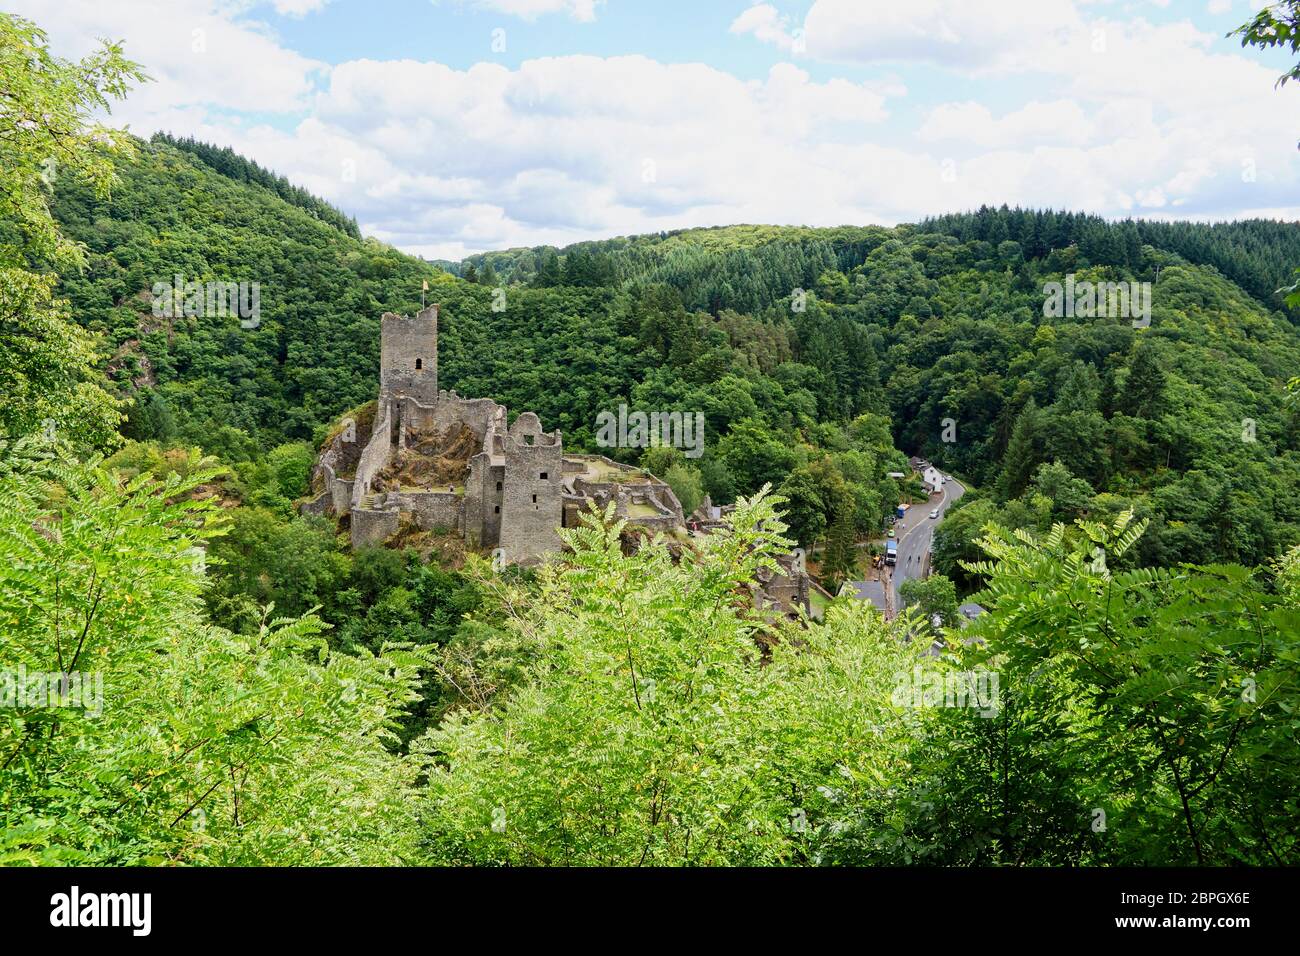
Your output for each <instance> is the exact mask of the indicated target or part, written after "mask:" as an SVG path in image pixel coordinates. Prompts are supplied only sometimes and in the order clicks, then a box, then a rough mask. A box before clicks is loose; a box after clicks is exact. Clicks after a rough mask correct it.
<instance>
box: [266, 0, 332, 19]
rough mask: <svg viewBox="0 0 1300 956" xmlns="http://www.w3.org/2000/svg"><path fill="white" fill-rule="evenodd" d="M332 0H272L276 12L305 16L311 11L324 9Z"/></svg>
mask: <svg viewBox="0 0 1300 956" xmlns="http://www.w3.org/2000/svg"><path fill="white" fill-rule="evenodd" d="M329 2H330V0H271V5H272V6H273V7H275V12H276V13H278V14H280V15H281V16H288V17H305V16H306V15H307V14H309V13H315V12H316V11H317V10H321V9H324V7H325V4H327V3H329Z"/></svg>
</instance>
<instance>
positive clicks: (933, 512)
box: [930, 508, 939, 518]
mask: <svg viewBox="0 0 1300 956" xmlns="http://www.w3.org/2000/svg"><path fill="white" fill-rule="evenodd" d="M930 517H931V518H937V517H939V509H938V508H935V509H934V510H933V511H931V512H930Z"/></svg>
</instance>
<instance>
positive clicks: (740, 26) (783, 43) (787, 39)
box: [731, 3, 795, 50]
mask: <svg viewBox="0 0 1300 956" xmlns="http://www.w3.org/2000/svg"><path fill="white" fill-rule="evenodd" d="M731 32H732V33H752V34H754V36H755V38H757V39H758V40H761V41H762V42H764V43H772V44H775V45H776V46H778V47H780V48H781V49H782V50H792V49H793V48H794V42H795V38H794V37H793V36H792V35H791V33H790V21H789V17H785V16H782V15H781V14H780V12H778V11H777V9H776V7H774V6H772V5H771V4H770V3H758V4H755V5H754V6H752V7H750V8H748V9H747V10H745V11H744V12H743V13H741V14H740V16H738V17H736V19H735V20H733V21H732V23H731Z"/></svg>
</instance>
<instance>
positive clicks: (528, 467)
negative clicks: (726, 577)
mask: <svg viewBox="0 0 1300 956" xmlns="http://www.w3.org/2000/svg"><path fill="white" fill-rule="evenodd" d="M380 328H381V337H382V341H381V343H380V369H379V396H378V399H377V401H376V404H375V411H374V416H373V420H372V422H371V423H369V433H368V434H366V435H363V434H362V433H363V432H364V431H365V425H366V424H367V423H366V422H365V421H363V422H362V423H361V425H360V426H358V424H357V423H356V422H345V423H344V427H343V429H342V431H340V432H339V433H338V434H337V435H336V436H335V437H334V438H333V439H332V440H331V441H330V442H329V443H327V445H326V447H325V448H324V449H323V450H322V453H321V457H320V459H319V460H318V462H317V466H316V471H315V473H314V476H313V490H314V491H315V493H316V496H315V498H313V499H312V500H311V501H309V502H307V503H306V504H305V505H304V506H303V510H304V511H309V512H311V513H314V514H334V515H337V516H343V515H347V516H348V518H349V527H350V532H351V537H352V545H353V547H362V546H366V545H375V544H382V543H383V542H384V541H385V540H387V539H388V538H389V537H391V536H392V535H393V534H395V533H396V532H397V530H398V529H399V527H400V526H401V524H402V517H403V515H408V516H410V519H411V520H414V521H415V523H416V524H417V526H418V527H419V528H421V529H422V530H434V529H441V530H444V531H455V532H458V533H460V534H462V535H463V536H464V538H465V542H466V544H467V545H469V546H470V547H473V548H480V549H497V548H499V549H500V555H501V557H502V558H503V559H504V560H506V561H508V562H511V563H519V564H527V563H531V562H534V561H536V560H537V559H539V558H540V557H542V556H543V555H545V554H546V553H547V552H550V551H556V550H558V549H559V548H560V547H561V542H560V538H559V536H558V535H557V534H556V531H557V529H559V528H562V527H566V526H573V525H576V524H577V523H578V514H579V513H580V511H581V510H583V509H584V508H585V507H587V505H588V504H589V503H595V504H597V505H599V506H601V507H603V506H605V505H606V504H607V503H608V502H610V501H614V502H616V508H617V514H618V516H619V517H620V518H626V520H627V521H628V523H629V524H631V525H640V526H644V527H646V528H647V529H654V530H665V531H672V530H675V529H678V528H681V527H683V524H684V522H683V516H682V507H681V504H680V503H679V502H678V500H677V496H676V495H674V494H673V491H672V489H671V488H670V487H669V486H668V485H667V484H665V483H664V482H662V481H660V480H659V479H658V478H655V477H654V476H653V475H649V474H646V473H645V472H643V471H641V470H639V469H637V468H633V467H631V466H629V465H624V464H620V463H618V462H614V461H611V460H610V459H608V458H605V457H604V456H602V455H573V456H568V457H566V456H565V454H564V442H563V438H562V436H561V434H560V432H559V431H554V432H549V433H548V432H545V431H543V430H542V424H541V422H540V421H539V419H538V417H537V416H536V415H535V414H534V413H532V412H523V413H522V414H520V415H519V417H518V418H516V419H515V421H514V423H513V424H512V425H509V426H507V417H508V416H507V413H506V408H505V406H504V405H499V404H498V403H496V402H494V401H492V400H491V399H488V398H461V397H460V396H459V395H457V394H456V393H455V392H454V391H446V390H444V389H440V388H439V387H438V306H436V305H432V306H429V307H428V308H427V309H425V310H424V311H422V312H420V313H419V314H417V315H416V316H415V317H414V318H407V317H405V316H401V315H394V314H393V313H391V312H389V313H385V314H384V316H383V319H382V321H381V326H380ZM362 442H364V444H362Z"/></svg>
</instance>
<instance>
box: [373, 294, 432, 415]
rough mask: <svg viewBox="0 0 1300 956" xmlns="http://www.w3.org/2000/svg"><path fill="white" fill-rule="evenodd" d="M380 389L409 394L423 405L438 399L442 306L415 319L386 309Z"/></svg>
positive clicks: (389, 395)
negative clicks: (439, 309)
mask: <svg viewBox="0 0 1300 956" xmlns="http://www.w3.org/2000/svg"><path fill="white" fill-rule="evenodd" d="M379 391H380V395H381V396H384V397H387V398H403V397H406V396H409V397H411V398H413V399H415V400H416V401H417V402H419V403H420V404H421V405H434V404H436V403H437V401H438V306H437V305H431V306H429V307H428V308H427V309H425V310H424V311H423V312H419V313H417V314H416V316H415V318H413V319H408V318H407V317H406V316H404V315H396V314H394V313H392V312H385V313H384V316H383V318H382V319H381V320H380V345H379Z"/></svg>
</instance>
